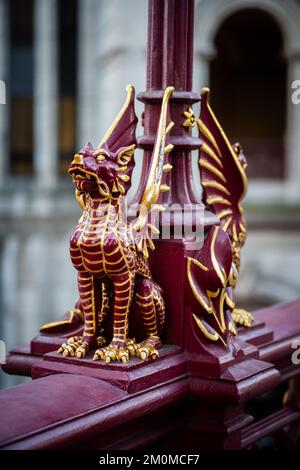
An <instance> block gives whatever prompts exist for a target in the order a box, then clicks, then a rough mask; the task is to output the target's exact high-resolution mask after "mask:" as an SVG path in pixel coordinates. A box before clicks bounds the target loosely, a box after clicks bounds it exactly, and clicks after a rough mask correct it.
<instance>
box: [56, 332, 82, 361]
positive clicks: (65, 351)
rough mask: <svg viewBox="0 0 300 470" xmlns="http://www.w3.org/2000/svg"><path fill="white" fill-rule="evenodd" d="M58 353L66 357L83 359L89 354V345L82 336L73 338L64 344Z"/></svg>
mask: <svg viewBox="0 0 300 470" xmlns="http://www.w3.org/2000/svg"><path fill="white" fill-rule="evenodd" d="M57 352H58V353H59V354H62V355H63V356H64V357H68V356H76V357H78V358H81V357H85V356H86V355H87V354H88V352H89V345H88V343H87V341H84V340H83V338H82V337H81V336H73V337H72V338H69V339H68V341H67V342H66V343H63V344H62V345H61V347H60V348H59V350H58V351H57Z"/></svg>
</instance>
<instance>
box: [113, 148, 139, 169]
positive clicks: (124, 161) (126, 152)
mask: <svg viewBox="0 0 300 470" xmlns="http://www.w3.org/2000/svg"><path fill="white" fill-rule="evenodd" d="M135 147H136V145H135V144H132V145H129V146H128V147H125V148H124V149H123V150H121V152H120V153H119V154H118V157H117V163H118V164H119V165H120V166H121V167H123V166H126V168H127V165H128V163H129V162H130V160H131V159H132V157H133V154H134V150H135Z"/></svg>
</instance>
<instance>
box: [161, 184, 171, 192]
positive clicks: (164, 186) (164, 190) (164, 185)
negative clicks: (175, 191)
mask: <svg viewBox="0 0 300 470" xmlns="http://www.w3.org/2000/svg"><path fill="white" fill-rule="evenodd" d="M159 189H160V191H161V192H162V193H166V192H167V191H169V190H170V186H168V185H167V184H161V185H160V188H159Z"/></svg>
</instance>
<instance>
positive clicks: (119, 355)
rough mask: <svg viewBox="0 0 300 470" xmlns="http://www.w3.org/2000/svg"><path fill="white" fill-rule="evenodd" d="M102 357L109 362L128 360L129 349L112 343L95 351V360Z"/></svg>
mask: <svg viewBox="0 0 300 470" xmlns="http://www.w3.org/2000/svg"><path fill="white" fill-rule="evenodd" d="M99 359H102V360H103V361H105V362H106V363H107V364H109V363H110V362H112V361H118V362H124V363H125V362H128V361H129V351H128V350H127V349H125V347H120V346H115V345H113V344H110V345H109V346H107V347H106V348H100V349H97V351H95V354H94V357H93V360H94V361H97V360H99Z"/></svg>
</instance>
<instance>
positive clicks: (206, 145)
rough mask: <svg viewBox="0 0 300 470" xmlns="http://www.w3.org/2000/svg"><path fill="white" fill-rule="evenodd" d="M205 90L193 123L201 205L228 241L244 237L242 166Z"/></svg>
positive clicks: (235, 148)
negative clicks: (197, 143)
mask: <svg viewBox="0 0 300 470" xmlns="http://www.w3.org/2000/svg"><path fill="white" fill-rule="evenodd" d="M208 97H209V89H208V88H203V89H202V90H201V112H200V117H199V118H198V119H197V125H198V130H199V136H200V138H201V140H202V145H201V148H200V158H199V168H200V174H201V184H202V187H203V196H204V202H205V203H207V204H209V205H210V206H211V207H212V209H213V211H214V212H215V213H216V215H217V217H218V218H219V220H220V224H221V226H222V228H223V229H224V230H225V231H226V232H227V233H228V234H229V236H230V237H231V239H232V240H234V241H235V242H238V234H239V233H243V234H245V233H246V226H245V220H244V216H243V209H242V207H241V206H240V202H241V200H242V199H243V198H244V196H245V193H246V191H247V176H246V173H245V169H244V168H245V165H244V164H243V162H242V161H241V159H240V158H239V151H240V146H239V144H235V145H233V146H232V145H231V144H230V142H229V140H228V138H227V136H226V134H225V132H224V131H223V129H222V127H221V126H220V124H219V122H218V120H217V118H216V116H215V114H214V112H213V110H212V109H211V107H210V105H209V103H208Z"/></svg>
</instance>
